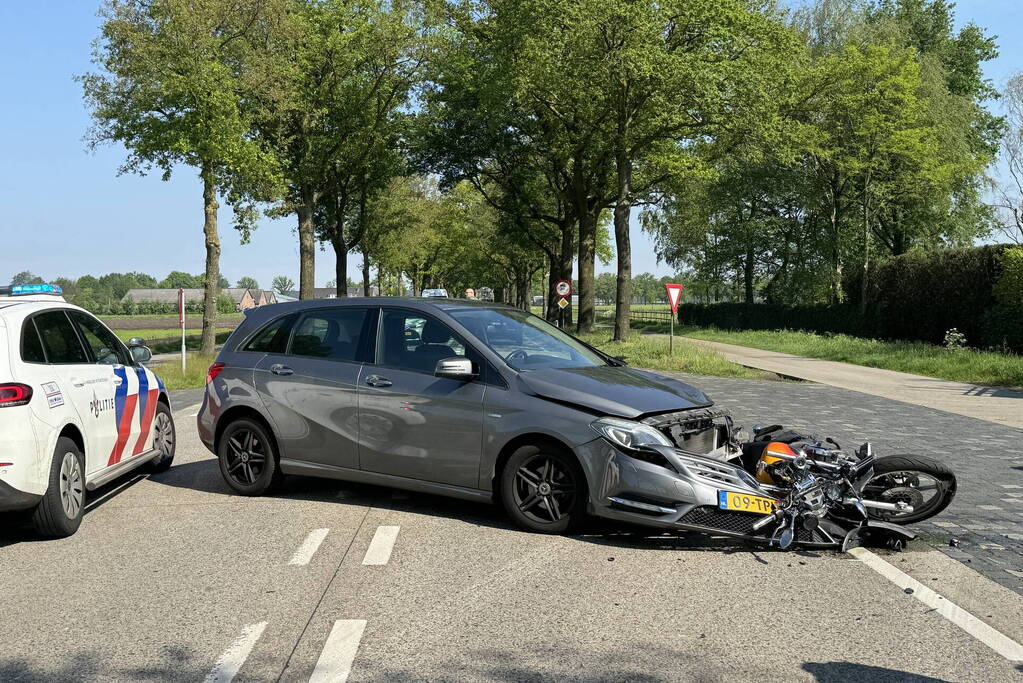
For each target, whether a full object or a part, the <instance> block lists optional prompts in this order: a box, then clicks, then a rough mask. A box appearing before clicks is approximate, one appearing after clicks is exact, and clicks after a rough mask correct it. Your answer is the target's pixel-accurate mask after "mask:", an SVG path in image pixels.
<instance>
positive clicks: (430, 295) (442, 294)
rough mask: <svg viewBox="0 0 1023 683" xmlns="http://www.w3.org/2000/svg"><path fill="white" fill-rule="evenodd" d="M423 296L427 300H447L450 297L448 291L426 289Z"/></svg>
mask: <svg viewBox="0 0 1023 683" xmlns="http://www.w3.org/2000/svg"><path fill="white" fill-rule="evenodd" d="M423 296H424V297H425V298H427V299H436V298H445V299H446V298H447V296H448V290H446V289H424V290H423Z"/></svg>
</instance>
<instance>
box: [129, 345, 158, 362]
mask: <svg viewBox="0 0 1023 683" xmlns="http://www.w3.org/2000/svg"><path fill="white" fill-rule="evenodd" d="M128 350H129V351H131V359H132V360H133V361H135V362H136V363H148V362H149V361H151V360H153V352H152V350H151V349H150V348H149V347H148V346H136V345H135V344H132V345H131V346H129V347H128Z"/></svg>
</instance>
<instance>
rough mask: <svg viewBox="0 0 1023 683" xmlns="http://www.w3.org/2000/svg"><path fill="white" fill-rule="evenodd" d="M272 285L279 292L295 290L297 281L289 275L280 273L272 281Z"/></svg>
mask: <svg viewBox="0 0 1023 683" xmlns="http://www.w3.org/2000/svg"><path fill="white" fill-rule="evenodd" d="M270 287H271V288H272V289H273V290H274V291H275V292H277V293H278V294H285V293H287V292H293V291H295V281H294V280H292V279H291V278H290V277H288V276H287V275H278V276H277V277H275V278H274V279H273V282H271V283H270Z"/></svg>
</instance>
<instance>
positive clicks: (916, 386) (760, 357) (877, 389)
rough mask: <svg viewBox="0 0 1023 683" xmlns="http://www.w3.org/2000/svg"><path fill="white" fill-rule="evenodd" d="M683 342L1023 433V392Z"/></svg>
mask: <svg viewBox="0 0 1023 683" xmlns="http://www.w3.org/2000/svg"><path fill="white" fill-rule="evenodd" d="M682 339H684V340H685V341H687V342H689V343H692V344H698V345H700V346H704V347H707V348H710V349H713V350H714V351H717V352H718V353H719V354H721V355H722V356H723V357H724V358H725V359H726V360H729V361H731V362H733V363H738V364H739V365H745V366H747V367H751V368H757V369H758V370H766V371H768V372H773V373H776V374H779V375H784V376H786V377H795V378H798V379H805V380H809V381H811V382H817V383H819V384H827V385H829V386H833V387H840V388H842V389H851V390H852V391H859V392H861V393H864V394H871V395H873V396H880V397H883V398H890V399H892V400H895V401H902V402H903V403H912V404H914V405H918V406H924V407H926V408H933V409H935V410H942V411H945V412H947V413H955V414H957V415H965V416H967V417H973V418H977V419H979V420H987V421H988V422H994V423H995V424H1000V425H1005V426H1007V427H1014V428H1016V429H1023V391H1017V390H1013V389H1006V388H1001V387H988V386H982V385H978V384H967V383H964V382H952V381H949V380H945V379H937V378H935V377H924V376H922V375H913V374H910V373H908V372H896V371H894V370H881V369H879V368H868V367H865V366H862V365H852V364H850V363H839V362H837V361H830V360H822V359H820V358H806V357H804V356H793V355H791V354H788V353H780V352H778V351H766V350H764V349H752V348H749V347H746V346H736V345H734V344H723V343H721V342H712V341H706V340H704V339H693V338H692V337H682Z"/></svg>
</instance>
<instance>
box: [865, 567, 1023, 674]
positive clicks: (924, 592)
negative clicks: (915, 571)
mask: <svg viewBox="0 0 1023 683" xmlns="http://www.w3.org/2000/svg"><path fill="white" fill-rule="evenodd" d="M849 554H850V555H852V556H853V557H855V558H856V559H858V560H859V561H861V562H863V563H864V564H865V565H867V566H868V567H870V568H871V569H873V570H874V571H875V572H877V573H878V574H880V575H881V576H883V577H885V578H886V579H888V580H889V581H891V582H892V583H894V584H895V585H896V586H898V587H899V588H901V589H903V590H906V589H907V588H911V589H912V590H913V597H914V598H916V599H917V600H919V601H920V602H922V603H924V604H925V605H927V606H928V607H930V608H931V609H933V610H934V611H935V612H937V613H938V614H940V615H941V616H943V617H945V618H946V619H948V620H949V621H951V622H952V623H953V624H955V625H956V626H958V627H959V628H961V629H962V630H964V631H966V632H967V633H969V634H970V635H971V636H973V637H974V638H976V639H977V640H979V641H980V642H982V643H984V644H985V645H987V646H988V647H989V648H991V649H992V650H994V651H995V652H997V653H998V654H1000V655H1001V656H1003V657H1005V658H1006V659H1007V660H1009V661H1010V662H1023V645H1020V644H1019V643H1017V642H1016V641H1015V640H1013V639H1012V638H1010V637H1009V636H1007V635H1005V634H1004V633H1002V632H1001V631H998V630H996V629H994V628H992V627H991V626H988V625H987V624H985V623H984V622H983V621H981V620H980V619H978V618H977V617H975V616H973V615H972V614H970V613H969V612H967V611H966V610H964V609H963V608H962V607H960V606H959V605H957V604H955V603H954V602H952V601H951V600H947V599H946V598H944V597H943V596H942V595H940V594H938V593H936V592H934V591H933V590H931V589H930V588H928V587H927V586H925V585H923V584H922V583H920V582H919V581H917V580H916V579H914V578H913V577H912V576H910V575H909V574H906V573H905V572H903V571H902V570H900V569H898V568H897V567H894V566H892V565H891V564H889V563H887V562H885V561H884V560H883V559H881V558H880V557H878V556H877V555H875V554H874V553H872V552H870V551H869V550H867V549H866V548H853V549H852V550H850V551H849Z"/></svg>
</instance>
